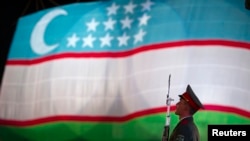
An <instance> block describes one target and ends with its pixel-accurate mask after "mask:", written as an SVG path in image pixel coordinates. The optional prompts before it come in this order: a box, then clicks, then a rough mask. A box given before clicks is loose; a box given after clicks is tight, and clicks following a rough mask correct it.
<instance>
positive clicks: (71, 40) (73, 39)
mask: <svg viewBox="0 0 250 141" xmlns="http://www.w3.org/2000/svg"><path fill="white" fill-rule="evenodd" d="M67 40H68V44H67V46H68V47H71V46H72V47H75V46H76V42H77V41H78V40H79V37H77V36H76V34H75V33H74V34H73V35H72V36H71V37H68V38H67Z"/></svg>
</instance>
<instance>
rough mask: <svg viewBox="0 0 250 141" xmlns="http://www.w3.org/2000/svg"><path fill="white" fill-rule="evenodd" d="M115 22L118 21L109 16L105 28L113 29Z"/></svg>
mask: <svg viewBox="0 0 250 141" xmlns="http://www.w3.org/2000/svg"><path fill="white" fill-rule="evenodd" d="M115 23H116V21H114V20H113V19H112V18H110V17H109V19H108V21H106V22H104V23H103V24H104V25H105V30H109V29H110V30H113V29H114V24H115Z"/></svg>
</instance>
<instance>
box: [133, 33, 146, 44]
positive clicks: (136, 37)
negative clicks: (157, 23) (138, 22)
mask: <svg viewBox="0 0 250 141" xmlns="http://www.w3.org/2000/svg"><path fill="white" fill-rule="evenodd" d="M145 34H146V32H144V31H143V30H142V29H140V31H139V32H138V33H137V34H136V35H135V36H134V38H135V40H134V44H136V43H137V42H139V41H142V38H143V36H144V35H145Z"/></svg>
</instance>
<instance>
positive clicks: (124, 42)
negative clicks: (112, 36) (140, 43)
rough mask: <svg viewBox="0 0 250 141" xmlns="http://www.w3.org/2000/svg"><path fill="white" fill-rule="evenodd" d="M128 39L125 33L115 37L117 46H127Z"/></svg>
mask: <svg viewBox="0 0 250 141" xmlns="http://www.w3.org/2000/svg"><path fill="white" fill-rule="evenodd" d="M129 38H130V37H129V36H127V35H126V33H123V35H122V36H120V37H117V39H118V40H119V46H122V45H124V46H127V44H128V43H127V42H128V39H129Z"/></svg>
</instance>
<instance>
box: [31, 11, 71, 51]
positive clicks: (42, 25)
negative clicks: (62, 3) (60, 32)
mask: <svg viewBox="0 0 250 141" xmlns="http://www.w3.org/2000/svg"><path fill="white" fill-rule="evenodd" d="M59 15H67V12H66V11H65V10H63V9H56V10H53V11H51V12H49V13H48V14H46V15H44V16H43V17H42V18H41V19H40V20H39V21H38V22H37V24H36V25H35V27H34V29H33V31H32V33H31V39H30V44H31V49H32V50H33V51H34V52H35V53H36V54H39V55H43V54H46V53H48V52H50V51H52V50H53V49H55V48H56V47H57V46H58V44H54V45H47V44H46V43H45V42H44V33H45V30H46V28H47V26H48V24H49V23H50V22H51V21H52V20H53V19H54V18H55V17H56V16H59Z"/></svg>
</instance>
